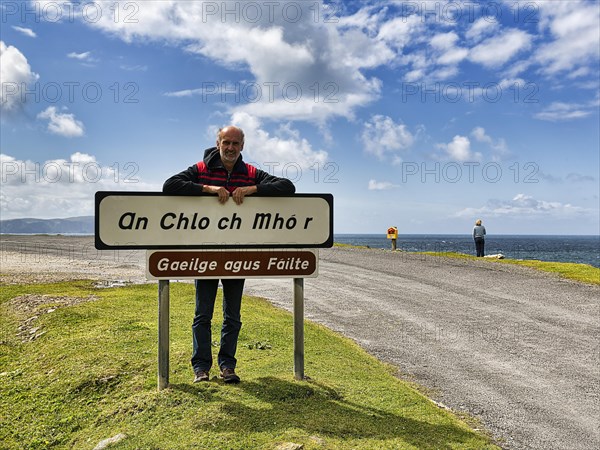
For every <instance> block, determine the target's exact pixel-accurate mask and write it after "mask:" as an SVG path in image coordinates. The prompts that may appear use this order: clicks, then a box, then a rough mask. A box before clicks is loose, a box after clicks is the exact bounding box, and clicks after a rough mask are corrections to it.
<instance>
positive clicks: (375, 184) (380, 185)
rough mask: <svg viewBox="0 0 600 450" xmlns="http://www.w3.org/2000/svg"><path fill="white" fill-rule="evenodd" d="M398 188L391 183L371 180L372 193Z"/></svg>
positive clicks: (370, 188)
mask: <svg viewBox="0 0 600 450" xmlns="http://www.w3.org/2000/svg"><path fill="white" fill-rule="evenodd" d="M396 187H398V185H396V184H393V183H390V182H389V181H377V180H369V190H370V191H386V190H389V189H394V188H396Z"/></svg>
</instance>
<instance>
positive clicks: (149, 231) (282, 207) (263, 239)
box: [95, 192, 333, 249]
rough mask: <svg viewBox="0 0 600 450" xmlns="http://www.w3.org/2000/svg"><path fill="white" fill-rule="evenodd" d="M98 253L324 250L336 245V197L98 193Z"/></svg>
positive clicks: (96, 224)
mask: <svg viewBox="0 0 600 450" xmlns="http://www.w3.org/2000/svg"><path fill="white" fill-rule="evenodd" d="M95 221H96V222H95V228H96V230H95V231H96V233H95V235H96V248H98V249H130V248H131V249H133V248H137V249H139V248H146V249H161V248H162V249H167V248H168V249H180V248H181V249H183V248H186V249H193V248H283V247H287V248H319V247H331V246H332V245H333V196H332V195H331V194H296V195H291V196H282V197H261V196H249V197H246V198H245V199H244V202H243V204H241V205H236V204H235V202H234V201H233V200H232V199H230V200H229V201H227V202H226V203H225V204H221V203H219V202H218V200H217V197H216V196H174V195H166V194H161V193H155V192H97V193H96V218H95Z"/></svg>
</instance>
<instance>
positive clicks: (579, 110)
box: [533, 101, 598, 122]
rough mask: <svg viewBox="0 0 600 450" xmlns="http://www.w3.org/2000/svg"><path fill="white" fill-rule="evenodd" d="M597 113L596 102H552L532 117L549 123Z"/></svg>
mask: <svg viewBox="0 0 600 450" xmlns="http://www.w3.org/2000/svg"><path fill="white" fill-rule="evenodd" d="M597 111H598V102H597V101H595V102H589V103H586V104H582V103H564V102H553V103H551V104H550V105H549V106H548V107H547V108H545V109H544V110H543V111H541V112H539V113H537V114H534V116H533V117H535V118H536V119H539V120H547V121H549V122H561V121H567V120H575V119H582V118H585V117H588V116H589V115H590V114H592V113H594V112H597Z"/></svg>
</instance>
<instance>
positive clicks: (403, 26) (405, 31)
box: [377, 15, 425, 51]
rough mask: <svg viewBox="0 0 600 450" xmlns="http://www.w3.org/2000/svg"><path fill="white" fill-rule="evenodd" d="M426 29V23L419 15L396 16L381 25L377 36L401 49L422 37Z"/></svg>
mask: <svg viewBox="0 0 600 450" xmlns="http://www.w3.org/2000/svg"><path fill="white" fill-rule="evenodd" d="M424 29H425V23H424V22H423V20H421V18H420V17H419V16H417V15H411V16H408V17H395V18H393V19H391V20H388V21H387V22H385V23H383V24H382V25H381V27H380V28H379V32H378V35H377V38H378V39H380V40H382V41H384V42H386V43H387V44H388V45H389V46H391V47H393V48H395V49H396V50H398V51H401V50H402V49H403V48H404V46H405V45H407V44H409V43H413V42H415V40H418V39H420V38H421V36H422V35H424V34H425V33H424Z"/></svg>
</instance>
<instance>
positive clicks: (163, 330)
mask: <svg viewBox="0 0 600 450" xmlns="http://www.w3.org/2000/svg"><path fill="white" fill-rule="evenodd" d="M169 302H170V299H169V280H159V281H158V390H159V391H160V390H162V389H165V388H166V387H168V386H169V315H170V314H169V312H170V311H169V306H170V305H169Z"/></svg>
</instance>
